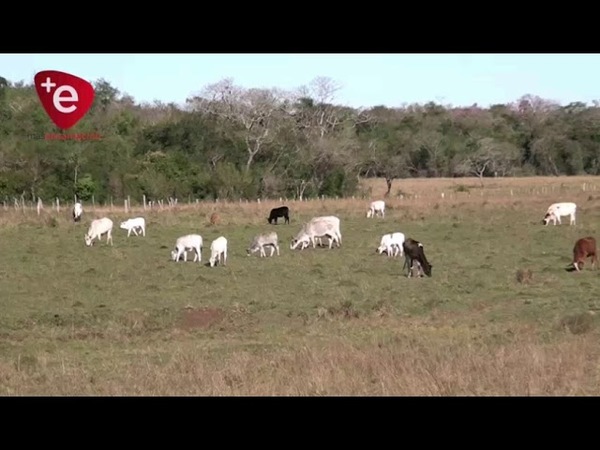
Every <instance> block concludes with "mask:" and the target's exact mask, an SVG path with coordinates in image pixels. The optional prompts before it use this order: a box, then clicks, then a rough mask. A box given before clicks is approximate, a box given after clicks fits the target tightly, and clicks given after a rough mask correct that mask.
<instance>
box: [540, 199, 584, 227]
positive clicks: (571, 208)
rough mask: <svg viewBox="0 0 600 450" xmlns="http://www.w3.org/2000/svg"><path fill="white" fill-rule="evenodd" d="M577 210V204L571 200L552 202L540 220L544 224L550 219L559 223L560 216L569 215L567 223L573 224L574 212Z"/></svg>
mask: <svg viewBox="0 0 600 450" xmlns="http://www.w3.org/2000/svg"><path fill="white" fill-rule="evenodd" d="M576 212H577V205H576V204H575V203H573V202H563V203H553V204H552V205H550V206H549V207H548V211H547V212H546V215H545V216H544V219H543V220H542V223H543V224H544V225H548V224H549V223H550V221H552V222H553V223H554V225H556V222H557V221H558V224H559V225H560V218H561V216H569V218H570V222H569V225H575V213H576Z"/></svg>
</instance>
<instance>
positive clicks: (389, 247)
mask: <svg viewBox="0 0 600 450" xmlns="http://www.w3.org/2000/svg"><path fill="white" fill-rule="evenodd" d="M404 240H405V236H404V233H400V232H397V233H389V234H384V235H383V236H382V237H381V242H380V243H379V247H377V250H376V251H377V253H379V254H381V253H383V252H386V253H387V255H388V256H398V253H399V254H400V256H402V255H403V254H404V248H403V247H402V244H404Z"/></svg>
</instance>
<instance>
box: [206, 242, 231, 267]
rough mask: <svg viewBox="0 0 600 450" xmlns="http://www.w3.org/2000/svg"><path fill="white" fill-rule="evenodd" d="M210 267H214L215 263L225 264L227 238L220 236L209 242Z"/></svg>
mask: <svg viewBox="0 0 600 450" xmlns="http://www.w3.org/2000/svg"><path fill="white" fill-rule="evenodd" d="M209 263H210V267H214V266H215V265H217V263H219V264H222V265H224V266H225V265H227V239H225V237H223V236H220V237H218V238H217V239H215V240H214V241H212V243H211V244H210V259H209Z"/></svg>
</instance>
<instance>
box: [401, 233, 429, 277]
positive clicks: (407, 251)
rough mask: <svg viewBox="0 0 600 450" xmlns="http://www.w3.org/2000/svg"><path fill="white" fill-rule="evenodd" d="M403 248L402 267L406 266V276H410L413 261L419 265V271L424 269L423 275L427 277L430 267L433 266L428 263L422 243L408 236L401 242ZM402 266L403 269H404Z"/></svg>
mask: <svg viewBox="0 0 600 450" xmlns="http://www.w3.org/2000/svg"><path fill="white" fill-rule="evenodd" d="M402 247H403V249H404V257H405V260H404V267H407V266H408V277H409V278H410V277H411V276H412V270H413V266H414V265H415V263H417V264H419V265H420V266H421V269H420V271H421V272H422V271H424V272H425V275H427V276H428V277H430V276H431V269H432V268H433V266H432V265H431V264H429V261H427V258H426V257H425V252H424V251H423V244H421V243H420V242H419V241H415V240H414V239H411V238H408V239H407V240H405V241H404V243H403V244H402ZM404 267H403V269H404Z"/></svg>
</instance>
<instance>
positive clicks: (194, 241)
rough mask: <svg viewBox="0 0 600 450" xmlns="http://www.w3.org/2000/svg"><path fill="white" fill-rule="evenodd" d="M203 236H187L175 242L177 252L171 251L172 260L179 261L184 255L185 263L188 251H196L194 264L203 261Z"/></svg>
mask: <svg viewBox="0 0 600 450" xmlns="http://www.w3.org/2000/svg"><path fill="white" fill-rule="evenodd" d="M202 245H203V242H202V236H200V235H199V234H187V235H185V236H181V237H179V238H177V241H175V250H172V251H171V259H172V260H173V261H179V258H181V255H183V261H184V262H187V252H188V250H194V252H195V255H194V262H196V260H198V262H201V261H202Z"/></svg>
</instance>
